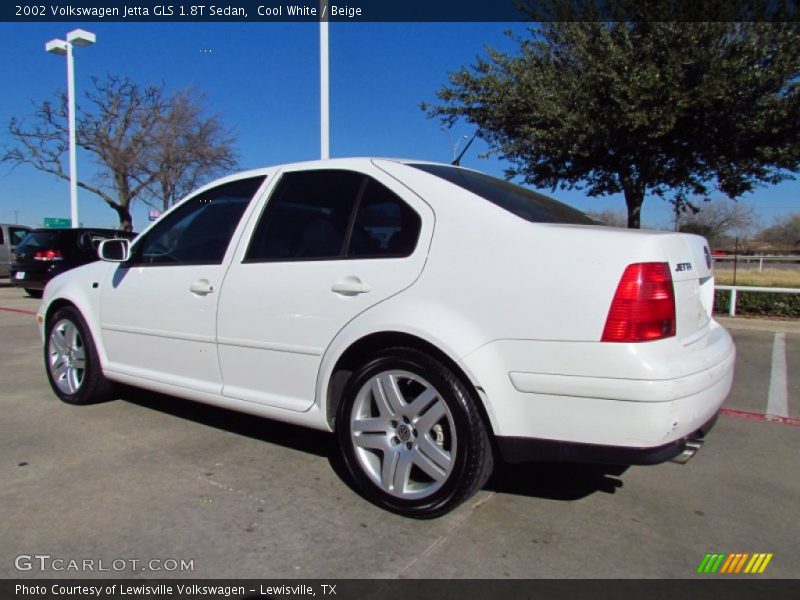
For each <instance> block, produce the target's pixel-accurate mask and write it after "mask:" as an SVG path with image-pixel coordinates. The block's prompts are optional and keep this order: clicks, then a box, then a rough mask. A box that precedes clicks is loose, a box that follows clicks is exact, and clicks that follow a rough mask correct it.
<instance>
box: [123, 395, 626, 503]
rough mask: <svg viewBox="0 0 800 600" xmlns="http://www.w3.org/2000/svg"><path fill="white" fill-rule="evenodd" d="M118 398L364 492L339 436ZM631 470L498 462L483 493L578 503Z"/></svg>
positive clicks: (169, 399)
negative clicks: (295, 461)
mask: <svg viewBox="0 0 800 600" xmlns="http://www.w3.org/2000/svg"><path fill="white" fill-rule="evenodd" d="M118 398H119V399H120V400H123V401H125V402H130V403H131V404H135V405H137V406H141V407H143V408H148V409H152V410H156V411H158V412H161V413H164V414H168V415H171V416H174V417H178V418H181V419H187V420H189V421H193V422H195V423H200V424H202V425H206V426H208V427H213V428H215V429H219V430H222V431H228V432H230V433H235V434H237V435H243V436H247V437H249V438H252V439H256V440H260V441H263V442H267V443H269V444H276V445H279V446H283V447H285V448H290V449H292V450H297V451H299V452H306V453H308V454H313V455H315V456H319V457H322V458H326V459H327V460H328V463H329V464H330V466H331V468H332V469H333V471H334V473H336V475H337V476H338V477H339V478H340V479H341V480H342V481H343V482H344V483H345V484H346V485H347V486H348V487H349V488H350V489H351V490H352V491H353V492H355V493H357V494H358V493H359V491H358V487H357V486H356V484H355V483H354V482H353V481H352V479H351V477H350V474H349V472H348V470H347V467H346V465H345V464H344V461H343V459H342V458H341V455H340V453H339V451H338V445H337V441H336V436H335V435H334V434H332V433H327V432H324V431H317V430H314V429H309V428H306V427H300V426H297V425H290V424H288V423H282V422H279V421H272V420H270V419H265V418H261V417H256V416H253V415H248V414H245V413H240V412H236V411H232V410H228V409H224V408H219V407H216V406H210V405H207V404H202V403H199V402H192V401H190V400H183V399H181V398H176V397H174V396H168V395H165V394H159V393H157V392H150V391H147V390H141V389H137V388H130V387H123V388H122V389H121V391H120V394H119V396H118ZM627 468H628V467H627V466H614V465H584V464H573V463H545V462H533V463H521V464H509V463H505V462H502V461H500V459H499V458H496V459H495V469H494V473H493V474H492V476H491V478H490V479H489V481H488V482H487V484H486V485H485V486H484V489H487V490H491V491H495V492H498V493H502V494H514V495H517V496H529V497H533V498H546V499H549V500H563V501H572V500H579V499H581V498H585V497H586V496H590V495H592V494H594V493H597V492H602V493H607V494H613V493H615V491H616V490H617V489H618V488H620V487H622V485H623V484H622V481H621V480H620V479H618V478H617V477H618V476H619V475H621V474H622V473H624V472H625V471H626V470H627Z"/></svg>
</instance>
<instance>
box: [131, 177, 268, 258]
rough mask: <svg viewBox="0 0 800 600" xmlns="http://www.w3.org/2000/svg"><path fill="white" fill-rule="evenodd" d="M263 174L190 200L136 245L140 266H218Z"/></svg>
mask: <svg viewBox="0 0 800 600" xmlns="http://www.w3.org/2000/svg"><path fill="white" fill-rule="evenodd" d="M263 181H264V178H263V177H251V178H248V179H240V180H238V181H234V182H231V183H226V184H224V185H221V186H218V187H215V188H212V189H210V190H208V191H206V192H203V193H201V194H198V195H197V196H195V197H194V198H191V199H190V200H187V201H186V202H184V203H183V204H181V206H179V207H178V208H177V209H176V210H174V211H173V212H171V213H169V214H168V215H166V216H165V217H164V218H163V220H162V221H161V222H160V223H158V224H157V225H156V226H155V227H153V229H152V230H150V232H148V233H147V235H146V236H145V237H144V238H143V239H142V241H141V242H140V243H138V244H136V247H135V249H134V254H133V263H134V264H137V265H214V264H216V265H218V264H221V263H222V259H223V258H224V256H225V251H226V250H227V248H228V244H229V243H230V241H231V237H232V236H233V232H234V230H235V229H236V226H237V225H238V223H239V220H240V219H241V218H242V214H243V213H244V210H245V208H246V207H247V205H248V203H249V202H250V200H251V199H252V198H253V196H254V195H255V193H256V191H258V188H259V187H260V186H261V183H262V182H263Z"/></svg>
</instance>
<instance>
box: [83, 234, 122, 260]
mask: <svg viewBox="0 0 800 600" xmlns="http://www.w3.org/2000/svg"><path fill="white" fill-rule="evenodd" d="M115 237H117V235H116V234H114V233H107V232H104V231H84V232H82V233H81V234H80V235H79V236H78V248H80V250H81V251H82V252H84V253H88V254H92V255H96V254H97V247H98V246H99V245H100V242H102V241H103V240H110V239H113V238H115Z"/></svg>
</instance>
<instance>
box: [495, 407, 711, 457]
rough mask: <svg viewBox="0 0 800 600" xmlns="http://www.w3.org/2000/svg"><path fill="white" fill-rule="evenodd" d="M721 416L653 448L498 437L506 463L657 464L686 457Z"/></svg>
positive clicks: (499, 447)
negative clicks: (692, 443)
mask: <svg viewBox="0 0 800 600" xmlns="http://www.w3.org/2000/svg"><path fill="white" fill-rule="evenodd" d="M717 417H719V412H717V413H715V414H714V416H713V417H711V419H709V420H708V421H707V422H706V423H705V424H703V425H702V426H701V427H700V428H698V429H697V430H696V431H694V432H692V434H690V435H688V436H686V437H684V438H680V439H677V440H673V441H672V442H669V443H667V444H662V445H661V446H654V447H651V448H636V447H627V446H603V445H600V444H581V443H578V442H562V441H558V440H540V439H533V438H524V437H503V436H500V437H498V438H496V439H497V448H498V450H499V451H500V455H501V456H502V457H503V460H505V461H506V462H508V463H521V462H528V461H548V462H549V461H554V462H556V461H560V462H575V463H595V464H604V465H655V464H659V463H662V462H666V461H668V460H671V459H673V458H675V457H677V456H680V455H681V454H683V452H684V451H685V450H686V447H687V442H688V441H690V440H692V441H694V440H702V439H703V438H704V437H705V435H706V434H707V433H708V432H709V431H710V430H711V428H712V427H714V424H715V423H716V422H717Z"/></svg>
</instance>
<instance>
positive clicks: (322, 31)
mask: <svg viewBox="0 0 800 600" xmlns="http://www.w3.org/2000/svg"><path fill="white" fill-rule="evenodd" d="M320 8H321V9H322V14H321V15H320V21H319V127H320V132H319V141H320V152H319V154H320V158H322V159H327V158H330V97H329V89H330V82H329V63H328V7H327V1H326V0H322V1H321V2H320Z"/></svg>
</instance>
